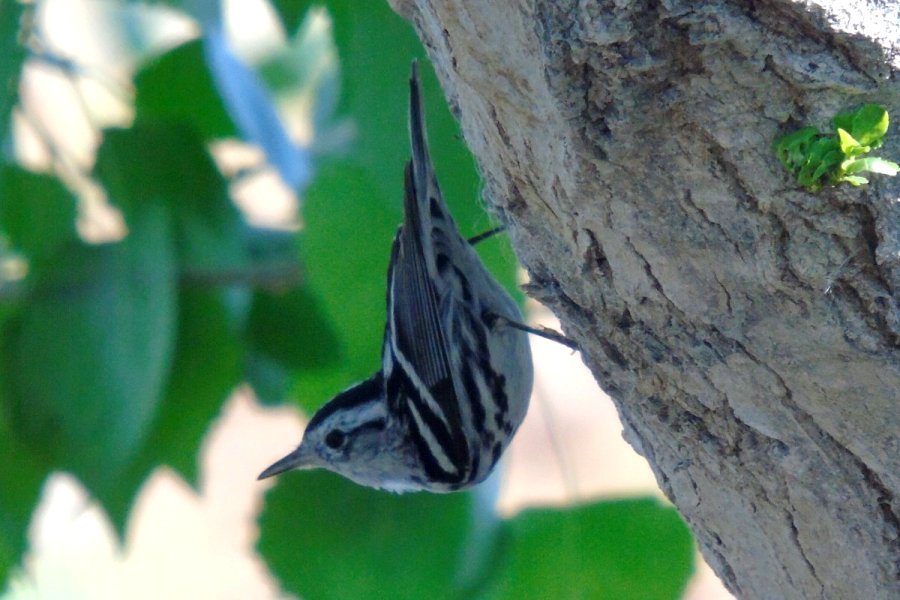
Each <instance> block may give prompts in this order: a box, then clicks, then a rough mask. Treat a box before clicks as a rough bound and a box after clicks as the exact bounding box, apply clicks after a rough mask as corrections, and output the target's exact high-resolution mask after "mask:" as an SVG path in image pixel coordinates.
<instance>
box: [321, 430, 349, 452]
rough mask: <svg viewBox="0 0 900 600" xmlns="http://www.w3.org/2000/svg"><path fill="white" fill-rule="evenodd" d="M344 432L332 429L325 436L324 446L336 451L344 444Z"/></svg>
mask: <svg viewBox="0 0 900 600" xmlns="http://www.w3.org/2000/svg"><path fill="white" fill-rule="evenodd" d="M344 437H345V436H344V432H343V431H341V430H340V429H332V430H331V431H329V432H328V435H326V436H325V444H326V445H327V446H328V447H329V448H331V449H333V450H337V449H338V448H340V447H341V446H342V445H343V444H344Z"/></svg>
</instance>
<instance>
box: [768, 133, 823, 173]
mask: <svg viewBox="0 0 900 600" xmlns="http://www.w3.org/2000/svg"><path fill="white" fill-rule="evenodd" d="M818 135H819V132H818V131H817V130H816V128H815V127H804V128H803V129H800V130H798V131H795V132H794V133H790V134H788V135H784V136H782V137H780V138H778V140H777V141H776V142H775V153H776V156H777V157H778V160H780V161H781V163H782V164H783V165H784V166H785V167H786V168H788V169H791V170H793V169H795V168H797V167H799V166H802V165H803V163H804V162H805V161H806V154H807V150H808V148H809V146H810V144H812V142H813V141H814V140H815V138H816V136H818Z"/></svg>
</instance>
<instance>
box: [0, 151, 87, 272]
mask: <svg viewBox="0 0 900 600" xmlns="http://www.w3.org/2000/svg"><path fill="white" fill-rule="evenodd" d="M75 216H76V199H75V197H74V196H73V195H72V194H71V193H70V192H69V191H68V190H67V189H66V187H65V186H64V185H63V184H62V183H61V182H60V181H59V180H58V179H57V178H55V177H51V176H49V175H40V174H37V173H32V172H30V171H26V170H25V169H22V168H20V167H17V166H14V165H3V166H0V230H2V231H3V232H4V233H6V235H7V236H8V237H9V240H10V241H11V242H12V244H13V246H14V247H15V248H16V249H17V250H19V251H21V252H23V253H24V254H25V256H26V258H28V260H29V262H31V263H32V265H39V264H40V263H42V262H44V261H45V260H46V259H47V257H48V256H49V255H50V254H52V253H53V251H55V250H56V249H57V248H58V247H59V246H60V245H61V244H62V243H64V242H68V241H72V240H75V239H77V237H78V235H77V233H76V231H75Z"/></svg>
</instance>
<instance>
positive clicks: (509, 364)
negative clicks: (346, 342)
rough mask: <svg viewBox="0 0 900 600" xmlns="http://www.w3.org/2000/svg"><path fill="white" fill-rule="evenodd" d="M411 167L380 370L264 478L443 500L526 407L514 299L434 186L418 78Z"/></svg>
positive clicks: (489, 463)
mask: <svg viewBox="0 0 900 600" xmlns="http://www.w3.org/2000/svg"><path fill="white" fill-rule="evenodd" d="M409 125H410V138H411V143H412V160H411V161H410V162H409V163H408V164H407V167H406V182H405V184H406V198H405V203H404V206H405V218H404V222H403V225H402V226H401V227H400V229H399V231H398V232H397V235H396V237H395V238H394V244H393V248H392V251H391V262H390V267H389V270H388V295H387V302H388V306H387V313H388V322H387V325H386V327H385V335H384V345H383V348H382V368H381V370H380V371H379V372H377V373H376V374H375V375H374V376H373V377H372V378H371V379H369V380H367V381H365V382H363V383H360V384H357V385H356V386H353V387H351V388H350V389H348V390H346V391H344V392H342V393H341V394H338V396H336V397H335V398H334V399H332V400H331V401H330V402H329V403H328V404H326V405H325V406H323V407H322V408H321V409H320V410H319V411H318V412H317V413H316V414H315V415H314V416H313V418H312V420H310V422H309V425H308V426H307V428H306V432H305V433H304V436H303V441H302V442H301V444H300V446H299V447H298V448H297V449H296V450H295V451H294V452H292V453H291V454H289V455H288V456H286V457H284V458H283V459H281V460H279V461H278V462H276V463H275V464H273V465H272V466H271V467H269V468H268V469H266V470H265V471H264V472H263V473H262V475H260V478H261V479H262V478H264V477H269V476H272V475H275V474H277V473H281V472H283V471H286V470H288V469H292V468H314V467H323V468H326V469H330V470H332V471H334V472H336V473H339V474H341V475H343V476H345V477H347V478H349V479H351V480H353V481H355V482H357V483H359V484H361V485H365V486H369V487H375V488H384V489H388V490H391V491H396V492H402V491H410V490H428V491H432V492H448V491H453V490H458V489H462V488H465V487H468V486H471V485H474V484H476V483H478V482H480V481H482V480H483V479H485V478H486V477H487V476H488V475H489V474H490V472H491V471H492V469H493V468H494V466H495V465H496V463H497V460H498V459H499V458H500V455H501V454H502V453H503V451H504V450H505V449H506V446H507V445H508V444H509V441H510V440H511V439H512V436H513V434H514V433H515V431H516V429H517V428H518V426H519V424H520V423H521V422H522V419H524V418H525V413H526V411H527V408H528V399H529V396H530V395H531V386H532V378H533V374H532V364H531V352H530V349H529V345H528V339H527V334H526V333H524V332H523V331H520V330H518V329H515V328H513V327H510V326H508V325H506V324H505V321H506V320H509V321H514V322H521V320H522V316H521V314H520V312H519V309H518V307H517V306H516V304H515V302H514V301H513V300H512V298H510V296H509V295H508V294H507V293H506V291H505V290H504V289H503V288H502V287H500V285H499V284H498V283H497V282H496V281H495V280H494V278H493V277H492V276H491V274H490V273H489V272H488V271H487V270H486V269H485V267H484V265H483V264H482V262H481V260H480V259H479V257H478V255H477V254H476V253H475V251H474V250H473V249H472V248H471V246H470V245H469V243H468V242H467V241H466V240H465V239H463V238H462V236H460V234H459V231H458V230H457V229H456V224H455V223H454V222H453V218H452V217H451V216H450V213H449V212H448V211H447V207H446V205H445V204H444V201H443V198H442V196H441V192H440V189H439V188H438V184H437V180H436V179H435V175H434V171H433V169H432V165H431V159H430V157H429V154H428V147H427V143H426V139H425V124H424V116H423V114H422V106H421V98H420V90H419V80H418V72H417V67H416V64H415V63H413V70H412V76H411V78H410V124H409Z"/></svg>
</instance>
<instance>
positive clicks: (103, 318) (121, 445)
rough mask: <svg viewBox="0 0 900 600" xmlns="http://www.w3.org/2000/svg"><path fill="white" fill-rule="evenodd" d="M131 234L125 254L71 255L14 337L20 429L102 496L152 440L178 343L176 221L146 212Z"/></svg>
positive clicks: (14, 419) (12, 378)
mask: <svg viewBox="0 0 900 600" xmlns="http://www.w3.org/2000/svg"><path fill="white" fill-rule="evenodd" d="M129 225H130V227H131V232H130V234H129V235H128V236H127V237H126V238H125V240H124V241H122V242H120V243H117V244H106V245H101V246H87V245H84V244H82V243H80V242H70V243H68V244H65V245H63V246H62V247H61V248H60V249H59V250H58V252H57V254H56V256H55V261H54V262H52V264H51V263H48V265H50V266H48V268H47V269H46V270H45V271H44V273H43V274H42V277H41V279H40V280H39V281H38V282H36V289H35V291H34V295H33V296H32V297H31V299H30V302H29V303H28V304H27V306H25V307H24V308H23V310H22V311H21V313H20V314H19V315H17V316H16V318H14V319H13V320H11V321H9V322H7V324H6V326H5V328H4V336H3V343H4V348H3V353H2V368H3V371H4V373H3V378H2V380H3V384H4V386H6V388H5V389H4V393H5V397H6V399H7V400H8V405H9V406H8V409H9V412H10V426H11V428H12V429H14V431H15V433H16V435H17V436H18V437H19V439H20V440H21V442H22V443H23V444H26V445H27V446H28V448H29V449H30V451H31V452H33V453H35V454H36V455H38V456H42V457H45V458H46V459H47V461H48V462H50V463H52V464H54V465H56V466H59V467H63V468H67V469H71V470H73V471H74V472H75V473H76V474H77V475H78V476H79V477H80V478H81V479H82V481H84V482H85V484H86V485H87V486H88V487H89V488H90V489H92V490H100V489H103V488H104V487H106V486H109V485H113V483H114V481H115V478H116V477H117V476H118V475H119V474H120V473H121V472H122V469H123V468H124V467H125V466H126V465H127V464H128V462H129V461H130V460H131V459H132V458H133V457H134V454H135V452H136V451H137V449H138V448H139V446H140V444H141V442H142V441H143V440H144V438H145V436H146V434H147V428H148V426H149V424H150V423H151V421H152V419H153V417H154V415H155V413H156V409H157V406H158V403H159V396H160V393H161V391H162V388H163V385H164V383H165V378H166V375H167V372H168V369H169V365H170V360H171V351H172V345H173V342H174V329H175V261H174V253H173V248H172V239H171V230H170V223H169V220H168V219H167V216H166V215H165V213H164V212H163V211H161V210H159V209H156V208H150V207H148V208H147V209H145V210H144V211H142V213H141V214H140V215H139V216H138V217H136V218H135V219H134V221H133V222H132V223H130V224H129Z"/></svg>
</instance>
